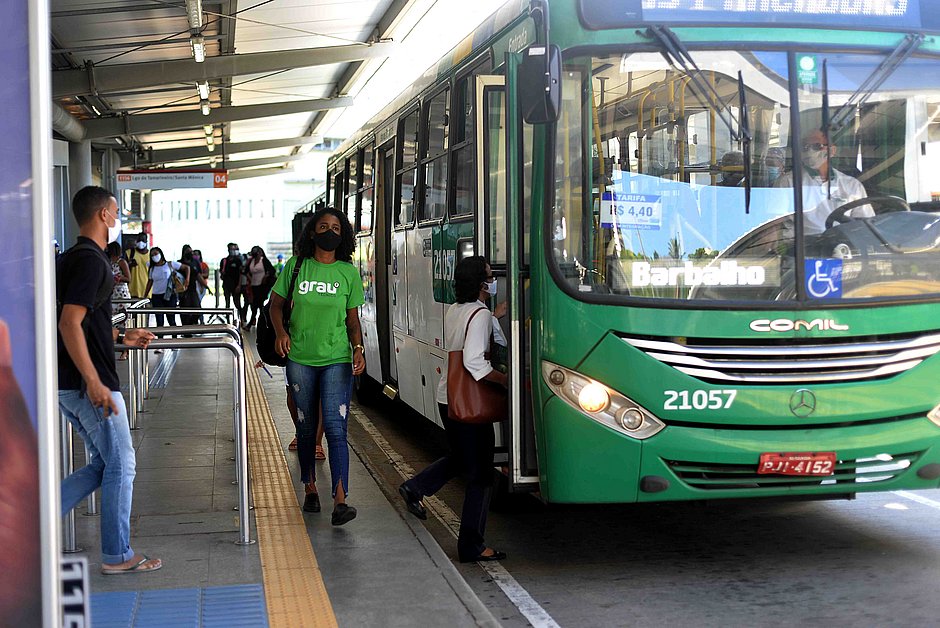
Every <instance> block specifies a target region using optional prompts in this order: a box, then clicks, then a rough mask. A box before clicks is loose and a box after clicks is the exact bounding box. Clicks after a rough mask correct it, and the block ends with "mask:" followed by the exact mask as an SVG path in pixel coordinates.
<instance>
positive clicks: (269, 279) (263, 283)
mask: <svg viewBox="0 0 940 628" xmlns="http://www.w3.org/2000/svg"><path fill="white" fill-rule="evenodd" d="M245 272H246V273H247V274H248V281H249V285H250V286H251V293H250V294H251V317H250V318H249V319H248V323H246V324H245V329H251V326H252V325H253V324H254V322H255V316H256V315H257V316H259V317H260V316H261V308H262V307H264V302H265V301H267V300H268V292H270V291H271V288H272V287H273V286H274V280H275V279H277V273H276V272H275V271H274V266H272V265H271V262H270V261H269V260H268V257H267V256H266V255H265V254H264V249H262V248H261V247H260V246H255V247H252V248H251V256H250V257H249V258H248V264H247V266H246V267H245Z"/></svg>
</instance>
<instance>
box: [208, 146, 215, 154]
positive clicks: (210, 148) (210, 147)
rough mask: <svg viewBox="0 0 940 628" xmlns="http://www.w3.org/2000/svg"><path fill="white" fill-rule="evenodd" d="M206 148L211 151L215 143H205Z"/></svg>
mask: <svg viewBox="0 0 940 628" xmlns="http://www.w3.org/2000/svg"><path fill="white" fill-rule="evenodd" d="M206 148H207V149H208V151H209V152H210V153H211V152H212V151H214V150H215V144H206Z"/></svg>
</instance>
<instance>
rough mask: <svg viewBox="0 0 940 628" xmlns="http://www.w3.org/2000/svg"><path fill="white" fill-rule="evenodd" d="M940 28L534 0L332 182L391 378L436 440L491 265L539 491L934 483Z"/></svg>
mask: <svg viewBox="0 0 940 628" xmlns="http://www.w3.org/2000/svg"><path fill="white" fill-rule="evenodd" d="M930 8H931V7H930V6H929V2H928V0H846V1H839V2H834V1H828V0H616V1H614V0H565V1H559V2H556V1H555V0H549V1H548V2H544V1H542V0H531V1H530V0H512V1H511V2H509V3H508V4H506V5H505V6H504V7H503V8H502V9H500V10H499V11H498V12H497V13H496V14H494V15H493V16H492V17H491V18H490V19H489V20H488V21H486V22H485V23H483V24H482V25H481V26H480V27H479V28H478V29H476V30H475V31H474V33H473V34H471V35H470V36H469V37H468V38H467V39H466V40H465V41H464V42H463V43H462V44H461V45H459V46H457V47H456V48H455V49H454V50H453V51H452V52H451V53H450V54H449V55H447V56H446V57H445V58H444V59H442V60H440V61H439V62H438V63H437V64H436V65H435V66H433V67H432V68H430V69H429V70H428V71H427V72H426V73H425V74H424V76H423V77H422V78H421V79H420V80H418V81H417V82H415V84H413V85H411V86H410V87H408V88H407V89H406V90H405V91H404V92H403V93H402V94H401V95H400V96H399V97H398V98H397V99H395V101H394V102H392V103H391V104H390V105H389V106H388V107H386V108H385V109H384V110H383V111H382V112H381V113H379V114H378V115H377V116H375V118H374V119H373V120H372V121H371V122H370V123H369V124H367V125H366V126H365V127H364V128H362V129H361V130H360V131H359V132H358V133H357V134H356V135H355V136H353V137H351V138H349V140H347V141H346V142H345V143H344V144H343V145H342V146H341V147H340V149H339V151H338V152H337V153H336V154H335V155H334V156H333V157H332V158H331V160H330V162H329V166H328V181H329V184H328V192H327V194H328V200H329V202H330V203H332V204H333V205H334V206H336V207H338V208H342V209H343V210H344V211H345V212H346V213H347V215H348V216H349V218H350V220H351V222H352V223H353V224H354V225H355V229H356V230H357V232H358V235H357V238H358V247H357V256H356V263H358V264H359V267H360V271H361V275H362V280H363V285H364V288H365V294H366V301H367V302H366V304H365V305H364V306H363V308H362V312H361V318H362V324H363V329H364V335H365V338H364V343H365V346H366V357H367V361H368V371H367V375H368V379H369V380H374V382H373V385H374V384H376V383H377V384H381V385H384V386H385V390H386V393H387V394H389V395H390V396H395V395H397V396H398V397H400V398H401V400H402V401H403V402H404V403H406V404H408V405H409V406H411V407H412V408H414V409H415V410H417V411H418V412H420V413H422V414H423V415H424V416H426V417H427V418H428V419H429V420H431V421H435V422H436V421H437V418H436V416H437V413H436V405H435V399H434V391H435V389H436V386H437V382H438V379H439V377H440V372H441V367H442V366H443V364H444V360H445V359H446V351H447V349H448V348H447V347H446V346H444V343H443V338H444V333H443V320H444V313H445V311H446V309H447V307H448V304H449V303H451V302H453V292H452V287H451V279H452V277H453V270H454V266H455V263H456V261H457V260H459V259H460V258H461V257H463V256H466V255H471V254H481V255H485V256H486V257H487V258H488V259H489V261H490V262H491V265H492V267H493V269H494V274H495V275H496V276H497V277H498V278H499V284H500V285H499V289H498V294H499V298H500V299H506V300H507V301H508V311H509V314H508V316H507V317H506V318H505V320H501V321H500V324H501V326H502V331H503V332H504V335H505V336H506V337H507V339H508V345H509V347H508V351H507V355H506V356H505V359H504V360H503V361H504V362H505V366H506V368H507V369H508V373H509V374H510V407H509V408H508V410H507V412H508V417H509V418H508V420H507V421H506V422H504V423H502V424H499V425H498V426H497V427H496V429H497V431H498V436H499V439H500V440H499V445H500V446H499V448H498V459H497V460H496V461H494V462H495V466H497V467H499V468H501V469H502V470H503V471H504V472H505V473H506V475H507V477H508V479H509V485H510V486H511V488H512V490H515V491H523V490H533V491H534V490H537V491H539V492H540V496H541V498H542V499H544V500H546V501H550V502H569V503H571V502H595V503H597V502H637V501H660V500H689V499H696V500H698V499H715V498H738V497H759V496H787V495H801V496H816V497H823V496H850V495H853V494H855V493H857V492H860V491H879V490H881V491H884V490H896V489H901V488H904V489H918V488H936V487H937V486H938V482H940V406H938V403H940V389H938V390H936V391H935V390H934V388H933V383H934V382H936V381H938V379H940V358H938V357H936V356H935V355H934V354H935V353H937V352H938V351H940V305H938V300H940V41H938V39H937V37H936V36H935V35H934V33H940V14H937V12H936V11H934V12H933V13H931V12H930ZM934 83H936V84H934ZM375 388H376V389H377V388H378V386H375Z"/></svg>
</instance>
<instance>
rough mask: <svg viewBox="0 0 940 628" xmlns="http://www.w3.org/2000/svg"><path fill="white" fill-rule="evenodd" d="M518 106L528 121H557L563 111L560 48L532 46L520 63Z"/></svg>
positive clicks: (531, 122) (539, 122)
mask: <svg viewBox="0 0 940 628" xmlns="http://www.w3.org/2000/svg"><path fill="white" fill-rule="evenodd" d="M519 106H520V108H521V109H522V119H523V120H525V121H526V122H527V123H528V124H547V123H549V122H556V121H557V120H558V114H559V112H560V111H561V51H560V50H559V48H558V46H555V45H549V46H529V48H527V49H526V51H525V56H524V57H523V59H522V63H520V64H519Z"/></svg>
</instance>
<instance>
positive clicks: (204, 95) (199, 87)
mask: <svg viewBox="0 0 940 628" xmlns="http://www.w3.org/2000/svg"><path fill="white" fill-rule="evenodd" d="M196 91H197V92H199V99H200V100H208V99H209V81H203V82H201V83H196Z"/></svg>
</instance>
